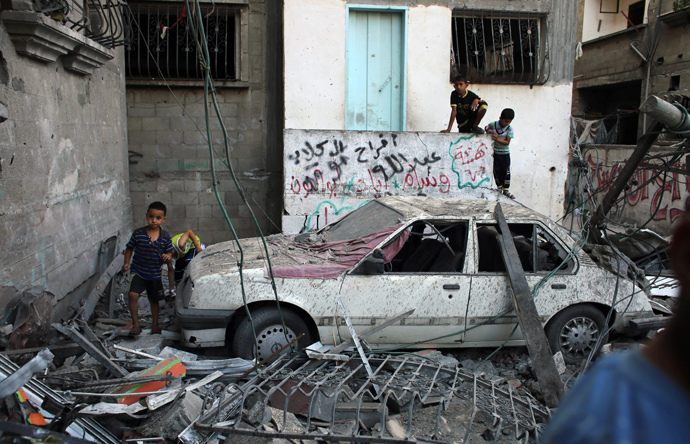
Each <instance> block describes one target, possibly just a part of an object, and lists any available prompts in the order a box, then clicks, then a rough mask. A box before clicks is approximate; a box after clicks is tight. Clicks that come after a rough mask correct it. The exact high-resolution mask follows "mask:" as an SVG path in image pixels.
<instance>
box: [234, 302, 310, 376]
mask: <svg viewBox="0 0 690 444" xmlns="http://www.w3.org/2000/svg"><path fill="white" fill-rule="evenodd" d="M250 310H251V309H250ZM281 311H282V314H283V320H284V321H285V327H286V328H287V337H288V340H287V341H286V340H285V336H286V335H285V334H284V333H283V322H281V319H280V314H279V312H278V309H277V308H276V307H270V306H267V307H259V308H257V309H254V310H251V315H252V322H253V323H254V328H255V329H256V336H257V343H258V347H259V349H258V352H256V353H255V349H256V347H255V344H254V331H253V330H252V323H251V322H250V321H249V317H247V316H243V318H242V319H241V320H240V321H239V322H238V324H237V328H236V329H235V332H234V336H233V339H232V343H231V345H230V352H231V353H232V355H233V356H236V357H239V358H243V359H250V360H251V359H254V357H256V358H257V360H258V362H261V361H262V360H264V359H266V358H268V357H269V356H271V355H272V354H273V353H274V352H276V351H277V350H279V349H280V348H281V347H283V346H284V345H285V344H287V343H288V342H290V341H292V340H293V339H295V338H296V337H298V336H299V335H301V334H302V333H304V336H302V339H300V340H299V341H298V342H297V344H296V345H297V350H302V349H303V348H305V347H307V346H309V345H310V344H311V343H312V342H313V341H312V337H311V334H310V331H309V327H308V326H307V323H306V322H305V321H304V319H302V317H301V316H300V315H298V314H297V313H295V312H294V311H292V310H289V309H286V308H282V310H281ZM288 353H290V348H289V347H288V348H286V349H285V350H283V352H282V353H281V354H280V355H276V356H275V357H274V358H272V359H271V361H274V360H275V359H276V358H277V357H278V356H281V355H286V354H288Z"/></svg>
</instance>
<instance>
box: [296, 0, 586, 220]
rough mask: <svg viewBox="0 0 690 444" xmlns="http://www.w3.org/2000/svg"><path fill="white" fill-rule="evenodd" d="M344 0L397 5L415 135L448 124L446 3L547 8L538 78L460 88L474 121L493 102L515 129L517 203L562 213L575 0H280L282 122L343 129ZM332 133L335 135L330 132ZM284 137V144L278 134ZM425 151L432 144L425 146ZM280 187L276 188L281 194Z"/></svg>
mask: <svg viewBox="0 0 690 444" xmlns="http://www.w3.org/2000/svg"><path fill="white" fill-rule="evenodd" d="M352 4H358V5H362V4H366V5H370V6H377V5H378V6H396V7H407V23H406V27H407V42H406V45H407V46H406V51H407V53H406V60H407V67H406V81H407V102H406V103H405V107H406V111H407V114H406V115H407V120H406V131H412V132H420V133H421V132H437V131H440V130H442V129H444V128H446V126H447V125H448V119H449V116H450V106H449V96H450V93H451V91H452V88H451V86H450V85H449V82H448V79H449V77H450V62H449V54H450V44H451V35H452V30H451V17H452V13H453V10H454V9H458V10H461V9H463V10H464V9H467V10H472V9H478V10H487V9H495V10H497V11H506V12H518V11H529V12H538V13H545V14H547V27H548V30H549V37H548V38H549V47H550V48H551V52H550V53H549V59H550V64H549V73H550V76H549V80H548V81H547V83H546V84H545V85H534V86H529V85H490V84H472V85H471V87H470V89H471V90H473V91H474V92H476V93H478V94H479V95H480V96H481V97H482V98H483V99H484V100H486V101H487V102H488V103H489V111H488V113H487V116H486V118H485V120H484V121H483V122H482V124H483V125H485V124H487V123H489V122H490V121H492V120H496V119H498V117H499V114H500V112H501V109H503V108H506V107H510V108H513V109H514V110H515V112H516V118H515V120H514V122H513V125H514V128H515V133H516V137H515V139H514V141H513V142H512V143H511V153H512V154H511V159H512V162H513V166H512V168H511V172H512V190H513V192H514V194H516V195H517V196H518V199H519V200H520V201H521V202H523V203H525V204H526V205H528V206H531V207H533V208H535V209H537V210H538V211H540V212H543V213H545V214H547V215H549V216H551V217H559V216H560V215H561V214H562V213H563V198H564V194H563V190H564V184H565V180H566V176H567V162H568V134H569V128H570V122H569V116H570V108H571V99H572V72H573V71H572V70H573V63H574V61H573V60H574V47H575V42H574V36H575V25H576V20H575V18H576V14H577V9H576V8H577V4H576V3H575V2H562V1H547V2H545V1H525V2H520V3H515V2H510V3H506V2H505V1H494V0H490V1H469V2H451V3H443V4H440V3H439V2H433V1H420V2H407V1H399V2H394V3H391V2H381V1H369V2H359V1H357V2H346V1H338V2H334V1H329V0H308V1H304V0H286V1H285V20H284V23H285V25H284V27H285V29H284V34H283V35H284V45H285V98H286V100H285V127H286V128H287V129H304V130H336V131H340V130H344V129H345V97H346V95H345V94H346V92H345V86H346V54H345V48H346V46H345V45H346V38H347V36H346V18H347V17H346V16H347V5H352ZM324 134H325V133H324ZM340 135H341V134H340V133H338V137H340ZM353 137H354V138H355V139H357V136H351V137H345V140H351V139H352V138H353ZM456 137H457V135H456ZM285 140H286V143H287V140H288V136H287V135H286V139H285ZM357 140H359V139H357ZM450 140H451V137H450V136H448V138H447V139H446V140H445V142H443V143H441V144H440V145H439V146H444V147H447V146H448V144H449V142H450ZM348 146H350V148H352V147H353V145H348ZM429 150H430V151H434V149H433V148H429ZM285 151H286V155H287V154H289V153H291V152H292V151H294V150H293V149H292V148H291V147H288V146H287V145H286V146H285ZM351 159H352V157H351ZM348 167H351V165H348ZM285 168H286V174H285V176H286V181H285V184H286V185H288V184H289V179H290V177H289V176H288V170H289V168H290V166H289V162H288V163H286V167H285ZM365 172H366V171H365V170H362V171H360V172H359V173H357V174H358V175H361V174H363V173H365ZM290 192H291V190H290V189H288V188H286V189H285V193H286V202H287V201H288V198H289V193H290ZM309 214H310V213H305V214H303V215H302V216H307V217H308V215H309ZM292 215H293V216H297V215H295V214H292ZM286 229H287V228H286Z"/></svg>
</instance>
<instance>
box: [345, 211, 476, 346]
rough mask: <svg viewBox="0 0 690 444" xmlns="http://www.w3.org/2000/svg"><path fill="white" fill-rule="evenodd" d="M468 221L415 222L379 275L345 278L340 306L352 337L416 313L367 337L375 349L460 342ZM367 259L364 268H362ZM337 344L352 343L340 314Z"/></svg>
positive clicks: (466, 287)
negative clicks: (351, 328) (351, 327)
mask: <svg viewBox="0 0 690 444" xmlns="http://www.w3.org/2000/svg"><path fill="white" fill-rule="evenodd" d="M468 226H469V224H468V222H467V221H432V222H430V221H417V222H415V223H414V224H411V225H410V226H408V227H406V229H405V230H408V232H409V233H410V235H409V237H408V239H407V242H406V243H405V244H404V245H403V247H402V249H401V250H400V251H399V252H398V253H397V254H396V255H395V256H394V257H391V258H386V259H385V262H386V264H385V266H383V272H382V273H377V274H361V273H360V272H359V271H358V267H355V268H354V269H353V270H351V272H350V273H348V274H347V275H346V276H345V279H344V281H343V286H342V289H341V297H342V300H343V305H344V306H345V309H346V310H347V313H348V316H349V317H350V320H351V322H352V324H353V325H354V327H355V330H356V331H362V330H364V329H366V328H369V327H371V326H373V325H376V324H380V323H382V322H384V321H385V320H386V319H389V318H392V317H394V316H397V315H399V314H401V313H404V312H406V311H408V310H411V309H414V310H415V311H414V313H413V314H412V315H411V316H409V317H407V318H405V319H403V320H402V321H400V322H397V323H395V324H394V325H391V326H388V327H386V328H384V329H382V330H381V331H379V332H377V333H375V334H373V335H372V336H369V337H367V341H368V342H369V344H371V345H374V346H383V347H385V346H393V345H397V344H409V343H420V344H422V343H423V344H424V346H425V347H434V346H440V345H442V344H457V343H459V342H461V341H462V340H463V337H464V333H463V332H462V331H463V330H464V328H465V313H466V310H467V301H468V296H469V290H470V276H469V275H468V274H467V271H466V270H467V269H471V267H472V266H473V264H472V263H471V261H467V260H466V258H467V254H466V250H467V242H468ZM366 260H367V259H365V260H364V261H363V262H366ZM337 316H338V331H339V334H340V336H341V338H348V337H350V332H349V330H348V327H347V325H346V324H345V321H344V318H342V314H341V313H340V311H339V310H338V313H337Z"/></svg>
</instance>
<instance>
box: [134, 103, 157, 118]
mask: <svg viewBox="0 0 690 444" xmlns="http://www.w3.org/2000/svg"><path fill="white" fill-rule="evenodd" d="M155 115H156V108H154V106H153V105H150V104H143V105H135V106H131V107H128V108H127V117H154V116H155Z"/></svg>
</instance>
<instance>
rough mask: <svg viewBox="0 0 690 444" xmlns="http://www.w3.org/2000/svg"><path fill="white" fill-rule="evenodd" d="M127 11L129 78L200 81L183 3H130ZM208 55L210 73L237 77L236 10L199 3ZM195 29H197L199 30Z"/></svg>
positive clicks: (226, 77) (225, 77)
mask: <svg viewBox="0 0 690 444" xmlns="http://www.w3.org/2000/svg"><path fill="white" fill-rule="evenodd" d="M130 5H131V11H132V13H131V14H128V15H127V26H126V27H127V29H128V34H127V35H128V37H129V38H128V40H127V42H126V43H125V65H126V74H127V78H128V79H134V80H136V79H147V80H150V79H163V78H164V79H171V80H174V79H178V80H202V79H203V71H202V68H201V66H200V63H199V51H198V48H197V45H196V41H195V39H194V35H193V34H192V32H191V29H190V27H189V24H188V18H187V11H186V10H185V6H184V3H171V4H162V3H139V2H136V3H135V2H131V3H130ZM201 15H202V17H203V28H204V32H205V35H206V41H207V42H208V50H209V54H210V56H211V63H210V65H211V66H210V70H211V77H212V78H213V79H215V80H237V79H238V77H239V69H238V58H237V53H238V51H237V45H238V43H239V42H238V37H237V36H238V33H237V31H238V28H239V16H240V12H239V10H238V9H234V8H232V7H223V6H219V5H215V6H211V5H209V6H208V7H202V8H201ZM198 31H199V30H198V29H197V32H198Z"/></svg>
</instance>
